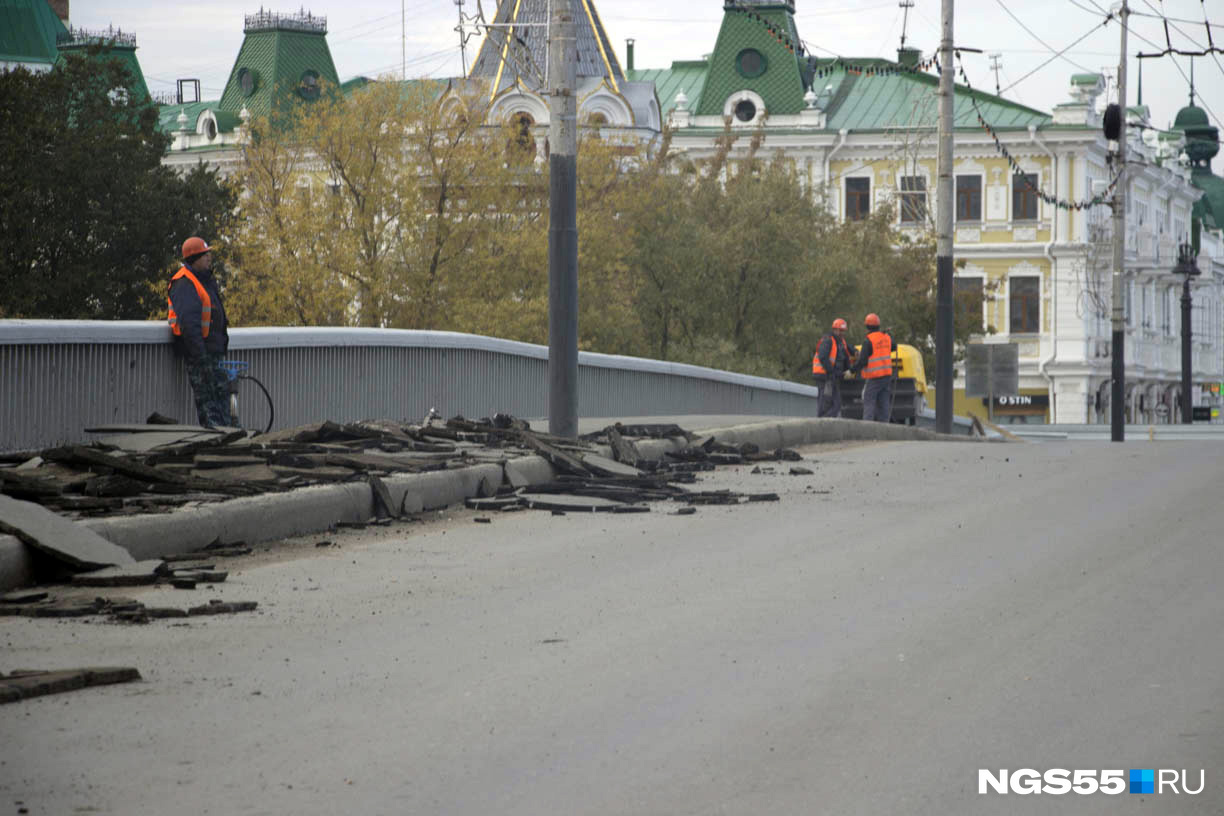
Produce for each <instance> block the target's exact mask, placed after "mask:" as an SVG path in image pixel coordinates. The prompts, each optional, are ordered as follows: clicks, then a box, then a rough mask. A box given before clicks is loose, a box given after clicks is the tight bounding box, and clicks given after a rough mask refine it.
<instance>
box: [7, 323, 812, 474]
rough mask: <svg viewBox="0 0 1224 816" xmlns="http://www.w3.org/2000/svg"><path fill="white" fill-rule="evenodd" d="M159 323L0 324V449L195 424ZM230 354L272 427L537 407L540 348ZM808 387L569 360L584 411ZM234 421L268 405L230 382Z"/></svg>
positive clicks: (331, 338)
mask: <svg viewBox="0 0 1224 816" xmlns="http://www.w3.org/2000/svg"><path fill="white" fill-rule="evenodd" d="M168 337H169V333H168V331H167V330H166V329H165V327H164V324H161V325H158V324H153V323H148V324H146V323H140V322H135V323H104V322H93V321H3V320H0V450H6V451H11V450H31V449H37V448H44V447H49V446H52V445H57V444H64V443H68V442H79V441H82V440H85V439H86V438H88V435H87V434H85V433H84V430H83V429H84V428H85V427H88V426H90V425H100V424H105V423H131V422H144V420H145V418H146V417H148V415H149V414H151V413H152V412H154V411H159V412H161V413H163V414H166V415H167V416H170V417H171V418H174V419H178V420H180V421H182V422H184V423H192V424H193V423H194V422H195V421H196V418H195V407H194V404H193V402H192V399H191V392H190V389H189V387H188V385H187V378H186V375H185V373H184V371H183V365H182V362H181V361H180V360H179V359H177V357H176V356H175V355H174V353H173V350H172V348H171V346H170V344H169V342H168ZM231 339H232V342H231V351H230V354H229V355H228V356H229V357H230V358H231V359H235V360H245V361H247V362H249V363H250V373H251V374H252V375H254V376H255V377H256V378H258V379H259V381H260V382H262V383H263V384H264V386H265V387H266V388H267V389H268V391H269V392H270V394H271V396H272V399H273V400H274V403H275V406H274V407H275V412H276V415H275V423H274V426H273V427H276V428H286V427H293V426H295V425H303V424H307V423H310V422H318V421H321V420H323V419H331V420H334V421H337V422H347V421H353V420H358V419H371V418H387V419H400V420H410V421H419V420H420V419H421V418H422V417H423V416H424V415H425V413H426V412H427V411H428V410H429V409H430V408H436V409H437V410H438V411H439V413H441V414H442V415H443V416H447V417H449V416H454V415H456V414H463V415H465V416H468V417H473V418H477V417H483V416H491V415H492V414H494V413H497V412H499V411H501V412H505V413H510V414H514V415H516V416H525V417H540V416H546V415H547V413H548V362H547V359H546V349H543V348H541V347H539V346H530V345H528V344H523V343H514V342H511V341H505V340H497V339H494V338H482V337H473V336H471V335H459V334H452V333H447V332H404V331H385V332H381V331H376V330H351V331H343V330H336V329H320V330H310V329H246V330H243V329H238V330H236V331H234V332H233V333H232V338H231ZM814 396H815V389H812V388H807V387H803V386H796V385H794V384H791V383H782V382H779V381H775V380H765V379H761V378H756V377H745V376H743V375H738V374H730V373H727V372H719V371H713V370H710V369H701V368H696V367H692V366H682V365H676V364H671V363H661V362H659V361H654V360H640V359H636V358H629V357H609V356H605V355H597V354H586V353H583V354H581V355H579V375H578V402H579V404H578V409H579V413H580V415H583V416H626V417H628V416H644V415H653V416H658V415H667V414H694V413H699V414H771V415H783V416H785V415H791V416H810V415H811V414H812V413H813V410H812V405H813V403H812V398H813V397H814ZM239 407H240V415H241V421H242V424H243V425H244V426H246V427H248V428H260V429H262V428H264V427H266V426H267V424H268V420H269V414H268V406H267V402H266V400H265V399H264V397H263V394H262V392H261V391H260V390H259V389H258V387H257V386H256V385H254V384H253V383H250V382H241V383H240V386H239Z"/></svg>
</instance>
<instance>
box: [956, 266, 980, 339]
mask: <svg viewBox="0 0 1224 816" xmlns="http://www.w3.org/2000/svg"><path fill="white" fill-rule="evenodd" d="M953 281H954V285H955V289H954V292H953V298H954V303H953V308H954V309H955V314H956V322H957V323H961V322H962V321H963V323H964V325H966V326H968V327H969V331H970V332H971V333H973V334H981V333H982V301H983V300H984V292H983V289H984V281H983V279H982V278H953Z"/></svg>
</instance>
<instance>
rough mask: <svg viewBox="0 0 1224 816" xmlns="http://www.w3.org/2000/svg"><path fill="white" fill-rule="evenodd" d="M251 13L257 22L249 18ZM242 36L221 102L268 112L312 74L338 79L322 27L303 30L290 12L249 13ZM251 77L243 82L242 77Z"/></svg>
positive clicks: (255, 113)
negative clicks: (286, 14) (281, 14)
mask: <svg viewBox="0 0 1224 816" xmlns="http://www.w3.org/2000/svg"><path fill="white" fill-rule="evenodd" d="M252 19H254V20H255V23H254V24H251V23H250V21H251V20H252ZM245 31H246V37H245V39H244V40H243V41H242V48H241V49H240V50H239V51H238V58H237V59H236V60H234V67H233V68H232V69H231V70H230V76H229V80H228V81H227V82H226V84H225V91H224V93H223V94H222V95H221V102H220V104H219V107H220V108H221V109H222V110H228V111H232V112H234V113H238V112H239V111H241V110H242V109H243V108H244V107H245V108H246V109H247V110H249V111H250V112H251V115H252V116H255V117H260V116H271V115H272V113H273V112H274V110H275V111H282V110H285V109H288V108H289V107H290V105H291V103H292V101H293V99H294V97H295V96H297V95H298V94H299V93H301V90H302V88H303V86H304V84H305V83H304V81H305V80H306V78H307V77H308V76H310V75H313V77H314V79H315V80H321V81H325V82H328V83H330V84H331V85H334V86H338V85H340V79H339V77H338V76H337V75H336V66H335V64H334V63H333V62H332V57H331V51H330V50H329V49H328V47H327V36H326V28H323V27H320V28H319V29H318V30H303V28H302V27H298V26H295V25H294V24H293V18H280V17H276V16H267V17H263V16H261V17H259V18H248V26H247V28H246V29H245ZM247 78H249V79H250V81H249V82H248V83H246V87H245V88H244V79H247Z"/></svg>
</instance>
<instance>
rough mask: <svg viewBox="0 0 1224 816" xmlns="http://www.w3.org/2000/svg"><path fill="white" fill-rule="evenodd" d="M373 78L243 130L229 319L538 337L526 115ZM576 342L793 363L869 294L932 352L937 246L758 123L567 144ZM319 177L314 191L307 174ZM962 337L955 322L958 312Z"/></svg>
mask: <svg viewBox="0 0 1224 816" xmlns="http://www.w3.org/2000/svg"><path fill="white" fill-rule="evenodd" d="M439 96H440V88H439V87H436V86H433V85H432V84H430V83H419V84H417V85H415V86H414V87H412V88H411V89H409V90H407V91H405V90H403V89H402V87H401V86H400V85H399V84H398V83H391V82H388V83H375V84H373V85H371V86H367V87H366V88H365V89H363V90H362V91H359V92H356V93H354V94H352V95H350V96H348V97H340V96H338V95H333V94H325V95H324V98H323V99H321V100H319V101H318V102H315V103H313V104H302V105H299V107H298V108H297V110H296V111H295V113H294V117H295V118H294V120H293V126H292V127H291V128H288V129H284V130H278V131H275V132H273V131H272V130H271V129H268V128H267V127H266V126H264V127H263V128H261V129H259V130H258V133H259V134H260V135H259V137H258V138H257V139H255V140H254V141H253V142H252V143H251V144H250V145H249V146H248V147H247V153H246V161H245V163H244V170H243V173H242V182H243V185H244V188H245V191H246V195H245V196H244V197H243V199H242V201H241V203H240V208H241V212H240V215H241V217H240V218H239V219H238V220H237V225H238V230H237V232H236V236H235V241H234V249H235V256H236V261H237V266H238V269H237V270H236V271H235V274H234V278H233V283H232V286H231V298H230V301H229V302H230V308H231V311H232V312H233V313H234V314H235V315H236V318H237V319H238V321H239V322H242V323H246V324H252V323H268V324H291V325H363V326H386V327H395V328H412V329H443V330H452V331H464V332H472V333H476V334H485V335H493V336H498V337H506V338H510V339H515V340H523V341H527V342H535V343H546V342H547V340H548V336H547V329H548V323H547V320H548V260H547V257H548V255H547V252H548V176H547V163H546V162H543V161H540V160H539V157H540V155H541V153H542V152H543V151H542V150H541V149H540V148H541V146H540V145H539V144H538V143H537V140H538V139H539V138H540V136H541V134H540V133H539V131H538V130H533V129H532V128H531V127H530V126H529V123H527V122H526V121H520V120H515V121H511V122H509V123H506V124H504V125H501V124H496V123H493V124H488V123H487V121H488V109H487V98H483V97H481V96H475V95H473V96H459V97H454V96H451V97H449V98H448V99H447V101H446V102H445V103H443V104H439V103H438V101H437V100H438V98H439ZM578 156H579V189H578V231H579V239H578V252H579V259H578V263H579V310H580V311H579V333H580V337H579V343H580V346H581V348H584V349H589V350H594V351H601V352H606V353H617V354H629V355H637V356H644V357H652V358H659V359H665V360H676V361H681V362H688V363H693V364H697V365H705V366H710V367H715V368H722V369H730V370H735V371H742V372H745V373H752V374H758V375H762V376H769V377H784V378H791V379H795V380H798V381H800V382H807V381H809V380H810V372H811V358H812V354H813V351H814V349H815V347H816V343H817V342H818V340H819V339H820V337H821V336H822V335H823V334H824V333H825V332H826V331H827V330H828V328H829V324H830V323H831V321H832V320H833V318H835V317H844V318H845V319H846V320H847V321H848V322H849V323H850V325H851V332H850V336H851V339H854V340H855V341H856V342H857V341H860V340H861V339H862V337H863V335H865V332H864V331H863V330H862V319H863V316H864V315H865V314H867V312H876V313H878V314H879V315H880V316H881V317H882V319H883V321H884V324H885V326H886V327H887V328H889V329H890V330H891V331H892V333H893V335H894V337H895V338H896V340H897V341H899V342H904V343H911V344H913V345H916V346H918V347H919V348H920V349H921V350H922V351H923V352H924V353H926V354H928V355H929V356H930V357H931V360H929V361H928V364H931V363H933V353H934V348H933V340H932V338H933V336H934V329H935V304H934V274H935V271H934V270H935V246H934V241H933V240H932V239H930V237H929V236H928V237H924V238H922V239H920V240H914V239H911V238H909V237H906V236H905V235H903V234H901V233H900V232H899V231H898V230H897V229H896V228H895V227H894V222H895V218H894V217H893V215H895V213H894V214H891V215H890V213H889V211H888V208H887V207H880V208H877V211H876V212H875V213H873V215H872V216H871V217H870V218H869V219H867V220H864V221H859V222H850V223H842V222H839V221H837V220H836V219H835V218H834V217H833V216H832V215H831V214H830V211H829V208H828V207H827V206H826V205H825V203H824V201H823V199H822V197H821V195H820V193H819V191H818V190H815V189H813V187H812V185H811V184H810V183H809V182H808V180H807V179H805V178H804V176H803V174H802V172H801V171H800V169H799V168H797V167H796V166H795V165H794V163H793V162H791V161H790V160H789V159H787V157H786V156H785V155H784V154H778V153H772V152H771V151H770V149H769V145H768V144H767V142H766V140H765V138H764V136H763V135H762V133H761V132H760V131H756V132H753V131H748V132H745V131H740V130H736V129H733V128H732V127H731V126H730V124H728V126H727V128H726V129H725V130H724V132H723V134H722V136H721V137H720V139H719V140H718V142H717V144H716V149H715V150H714V152H713V154H712V155H710V156H707V157H705V158H701V159H699V160H692V159H690V158H688V157H687V156H686V155H685V154H684V153H683V152H677V151H675V150H674V149H673V146H672V140H671V134H670V133H664V134H663V136H662V137H661V138H660V139H659V140H657V141H656V142H654V143H651V144H646V145H642V144H638V143H636V142H622V141H618V140H617V139H616V138H614V137H611V136H609V135H608V134H606V133H600V130H599V129H598V128H595V127H588V128H584V129H583V131H582V138H581V141H580V147H579V153H578ZM324 190H326V191H327V192H323V191H324ZM962 323H964V325H961V326H960V327H958V337H959V338H960V339H961V340H964V339H965V338H966V337H967V336H968V332H969V328H968V323H967V321H962Z"/></svg>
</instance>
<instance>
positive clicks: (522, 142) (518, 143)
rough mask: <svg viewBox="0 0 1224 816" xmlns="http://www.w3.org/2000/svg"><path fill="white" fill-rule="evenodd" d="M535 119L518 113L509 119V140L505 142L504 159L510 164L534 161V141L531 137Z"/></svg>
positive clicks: (523, 113) (524, 112)
mask: <svg viewBox="0 0 1224 816" xmlns="http://www.w3.org/2000/svg"><path fill="white" fill-rule="evenodd" d="M534 125H535V119H534V118H532V116H531V114H530V113H527V112H526V111H520V112H519V113H516V114H514V115H512V116H511V117H510V138H509V139H508V140H507V142H506V158H507V159H508V160H509V161H510V163H511V164H525V163H527V162H531V161H533V160H534V159H535V155H536V141H535V138H534V137H533V136H532V135H531V128H532V127H533V126H534Z"/></svg>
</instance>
